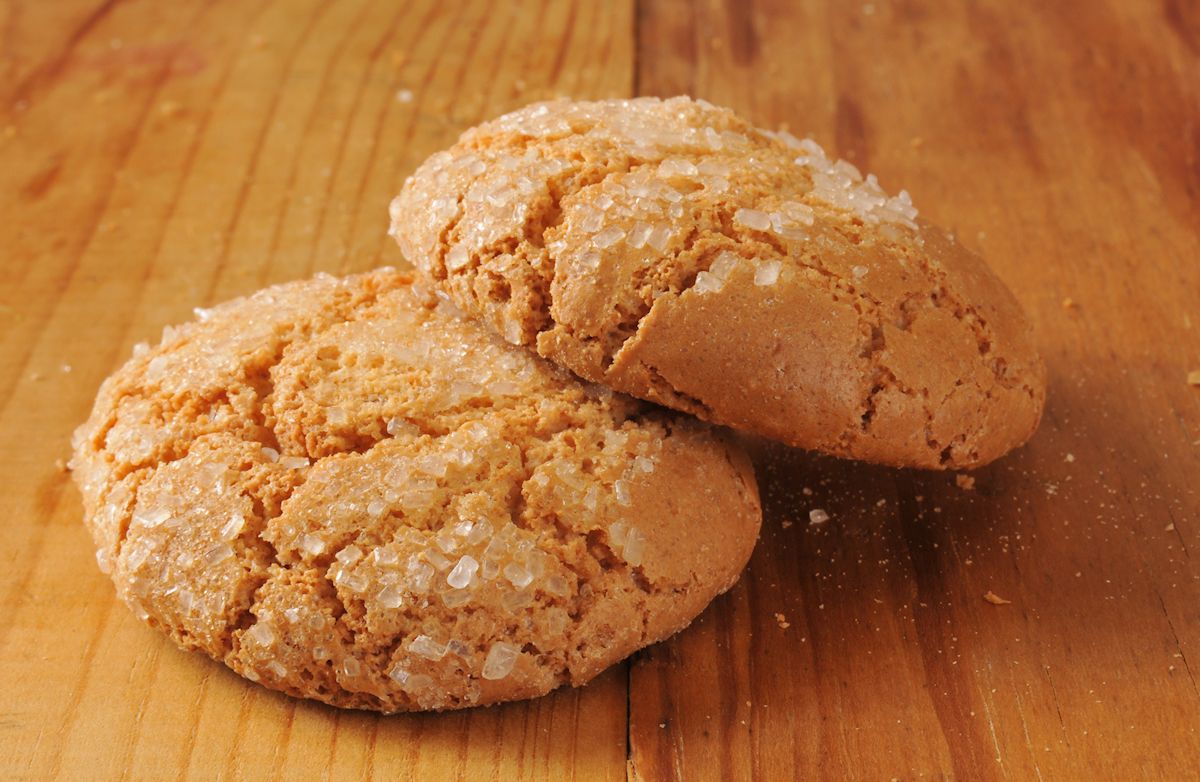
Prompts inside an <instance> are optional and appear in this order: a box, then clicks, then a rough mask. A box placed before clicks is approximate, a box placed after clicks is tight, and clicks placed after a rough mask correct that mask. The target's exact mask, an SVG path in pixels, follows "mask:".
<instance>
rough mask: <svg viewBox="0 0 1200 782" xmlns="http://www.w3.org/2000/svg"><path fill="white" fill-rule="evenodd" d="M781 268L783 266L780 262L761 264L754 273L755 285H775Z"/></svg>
mask: <svg viewBox="0 0 1200 782" xmlns="http://www.w3.org/2000/svg"><path fill="white" fill-rule="evenodd" d="M781 266H782V264H780V262H779V261H767V262H766V263H763V264H760V265H759V267H758V268H757V269H755V271H754V284H755V285H759V286H763V285H774V284H775V281H776V280H778V279H779V270H780V268H781Z"/></svg>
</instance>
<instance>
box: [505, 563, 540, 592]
mask: <svg viewBox="0 0 1200 782" xmlns="http://www.w3.org/2000/svg"><path fill="white" fill-rule="evenodd" d="M504 577H505V578H507V579H508V580H509V583H511V584H512V585H513V586H515V587H516V588H517V589H524V588H525V587H527V586H529V582H531V581H533V573H530V572H529V570H528V569H526V568H525V567H523V566H522V565H519V564H517V563H516V562H509V563H508V564H507V565H505V566H504Z"/></svg>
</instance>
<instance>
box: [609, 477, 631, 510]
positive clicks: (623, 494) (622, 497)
mask: <svg viewBox="0 0 1200 782" xmlns="http://www.w3.org/2000/svg"><path fill="white" fill-rule="evenodd" d="M613 495H614V496H615V497H616V498H617V503H618V504H620V505H625V506H628V505H630V503H631V501H632V500H631V497H630V495H629V481H626V480H623V479H618V480H617V481H616V482H615V483H613Z"/></svg>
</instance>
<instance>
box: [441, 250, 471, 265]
mask: <svg viewBox="0 0 1200 782" xmlns="http://www.w3.org/2000/svg"><path fill="white" fill-rule="evenodd" d="M470 260H471V254H470V253H469V252H467V248H466V247H464V246H462V245H461V244H456V245H454V246H453V247H451V248H450V252H448V253H446V268H447V269H449V270H450V271H457V270H458V269H461V268H462V267H464V266H466V265H467V264H468V263H469V262H470Z"/></svg>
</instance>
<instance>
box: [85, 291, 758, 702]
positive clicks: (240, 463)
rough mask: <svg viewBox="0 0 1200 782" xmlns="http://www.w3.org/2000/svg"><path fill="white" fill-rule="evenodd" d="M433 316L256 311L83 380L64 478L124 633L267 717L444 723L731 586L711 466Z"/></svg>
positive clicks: (309, 296) (589, 661)
mask: <svg viewBox="0 0 1200 782" xmlns="http://www.w3.org/2000/svg"><path fill="white" fill-rule="evenodd" d="M434 301H436V300H433V301H426V300H425V299H421V298H419V297H418V296H417V294H416V293H415V292H414V291H413V289H412V288H411V286H410V285H409V281H408V278H406V277H405V276H402V275H400V274H397V273H395V272H393V271H391V270H381V271H378V272H375V273H372V274H369V275H363V276H358V277H350V278H345V279H335V278H332V277H328V276H321V277H317V278H315V279H312V280H309V281H307V282H301V283H294V284H290V285H284V286H280V287H276V288H270V289H267V290H265V291H261V292H259V293H257V294H255V295H254V296H251V297H249V298H246V299H240V300H237V301H234V302H230V303H228V304H225V305H222V306H220V307H217V308H215V309H213V310H209V311H198V315H199V321H197V322H194V323H191V324H188V325H185V326H181V327H179V328H173V329H170V328H169V329H167V331H166V333H165V334H164V336H163V340H162V343H161V344H160V345H159V346H158V347H155V348H152V349H151V348H148V347H146V346H144V345H143V346H140V347H139V348H138V349H136V350H135V352H134V357H133V358H132V359H131V360H130V361H129V362H128V363H127V364H126V365H125V366H124V367H122V368H121V369H120V370H119V371H118V372H116V373H115V374H114V375H113V376H112V377H111V378H109V379H108V380H107V381H105V383H104V384H103V386H102V387H101V389H100V393H99V396H98V398H97V400H96V404H95V408H94V410H93V412H92V415H91V417H90V418H89V420H88V421H87V422H86V423H85V424H84V425H83V426H82V427H80V429H79V430H78V431H77V432H76V435H75V456H74V459H73V461H72V467H73V469H74V472H75V477H76V480H77V481H78V484H79V486H80V489H81V490H82V493H83V498H84V505H85V510H86V520H87V524H88V527H89V528H90V530H91V532H92V535H93V537H94V539H95V541H96V544H97V546H98V551H97V559H98V561H99V563H100V566H101V569H103V570H104V571H105V572H106V573H109V574H111V577H112V579H113V581H114V582H115V584H116V586H117V591H118V593H119V594H120V596H121V597H122V598H123V599H124V600H125V601H126V602H127V603H128V604H129V605H130V607H131V608H132V609H133V610H134V611H135V612H136V613H137V614H138V615H139V616H140V617H141V618H143V619H144V620H146V621H147V622H149V623H150V624H151V625H152V626H154V627H157V628H158V629H160V630H162V631H164V632H166V633H168V634H169V635H170V636H171V637H172V638H173V639H174V640H175V641H176V642H177V643H178V644H180V645H181V646H183V647H185V648H189V649H200V650H203V651H204V652H207V653H208V654H209V655H211V656H212V657H214V658H216V659H218V660H222V661H224V662H225V663H226V664H227V665H228V666H229V667H231V668H233V669H234V670H235V671H237V672H239V673H241V674H242V675H243V676H246V677H247V678H249V679H253V680H255V681H259V682H261V683H263V684H264V685H266V686H268V687H271V688H273V689H278V690H282V691H284V692H287V693H290V694H293V695H299V696H305V697H309V698H316V699H318V700H322V701H325V702H327V703H332V704H335V705H338V706H350V707H358V708H366V709H378V710H382V711H398V710H410V709H447V708H457V707H462V706H469V705H474V704H485V703H492V702H496V701H502V700H509V699H514V698H524V697H530V696H534V695H539V694H542V693H545V692H547V691H548V690H550V689H552V688H554V687H556V686H558V685H559V684H561V683H563V682H568V681H569V682H571V683H574V684H579V683H582V682H585V681H587V680H588V679H590V678H592V677H593V676H595V675H596V674H597V673H599V672H600V671H601V670H603V669H604V668H605V667H606V666H608V665H609V664H611V663H613V662H614V661H616V660H619V659H621V658H622V657H624V656H626V655H627V654H629V653H630V652H632V651H634V650H635V649H637V648H639V647H641V646H643V645H645V644H648V643H651V642H653V641H656V640H658V639H660V638H663V637H666V636H668V635H670V634H671V633H673V632H675V631H677V630H679V629H680V628H682V627H684V626H685V625H687V624H688V622H689V621H690V620H691V619H692V618H693V617H695V616H696V615H697V614H698V613H699V612H700V611H701V610H702V609H703V608H704V607H705V605H707V604H708V602H709V601H710V600H711V599H712V598H713V597H714V596H715V595H717V594H718V593H720V592H722V591H724V590H725V589H727V588H729V587H730V586H731V585H732V584H733V583H734V581H735V580H736V579H737V576H738V573H739V572H740V571H741V569H742V567H743V565H744V564H745V562H746V560H747V559H748V558H749V555H750V551H751V549H752V547H753V544H754V541H755V538H756V536H757V531H758V526H759V521H760V509H759V504H758V495H757V489H756V487H755V483H754V477H753V474H752V472H751V468H750V466H749V463H748V461H747V459H746V457H745V455H744V454H743V453H742V452H741V451H740V450H738V448H737V447H736V446H734V445H732V444H731V443H729V442H727V441H725V440H724V439H722V438H721V437H720V436H718V435H717V434H715V433H714V432H712V431H711V430H710V429H709V428H708V427H707V426H705V425H703V424H700V423H698V422H694V421H691V420H688V419H687V418H685V417H683V416H678V415H676V414H672V413H669V412H664V411H661V410H657V411H656V410H654V409H652V408H651V406H649V405H646V404H644V403H642V402H639V401H637V400H633V399H631V398H629V397H624V396H621V395H619V394H614V393H612V392H611V391H608V390H607V389H604V388H600V387H598V386H592V385H588V384H585V383H581V382H580V381H578V380H576V379H574V378H573V377H571V376H570V374H569V373H567V372H565V371H563V370H561V369H559V368H557V367H553V366H552V365H550V364H548V363H546V362H544V361H542V360H541V359H538V358H536V357H535V356H533V355H531V354H530V353H528V352H527V351H525V350H522V349H520V348H514V347H511V346H509V345H505V344H504V343H503V342H501V341H500V340H498V339H496V338H495V337H493V336H491V335H490V334H488V333H487V332H485V331H484V330H483V329H481V328H479V327H478V326H476V325H474V324H472V323H470V322H469V321H467V320H465V319H461V318H459V317H456V315H455V314H454V313H453V312H452V311H450V310H452V306H451V305H449V304H447V303H445V302H442V303H440V304H435V303H434Z"/></svg>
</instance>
